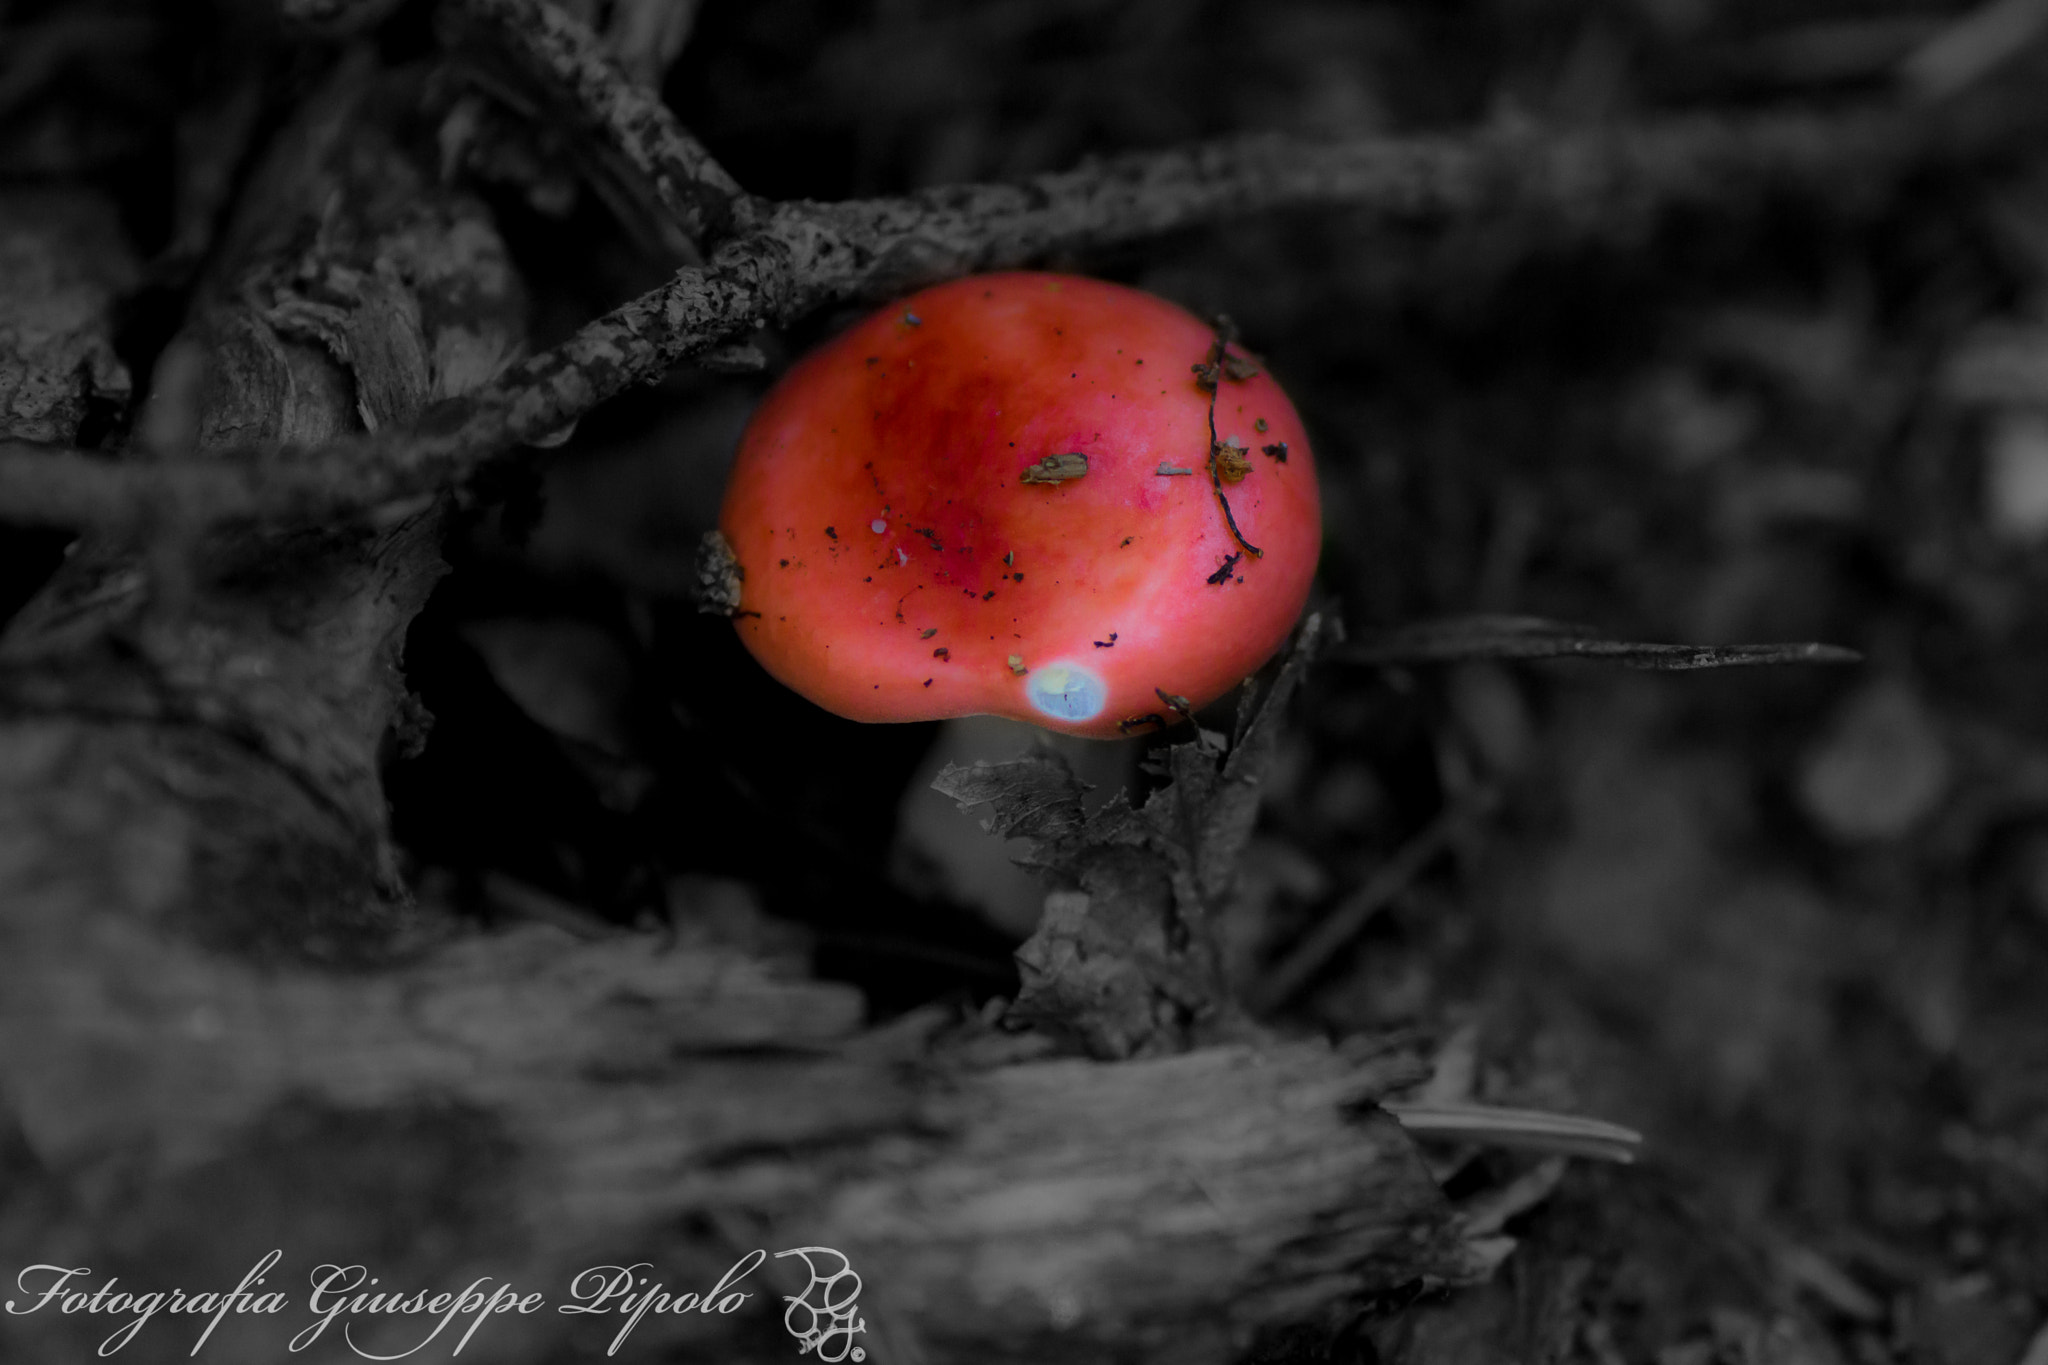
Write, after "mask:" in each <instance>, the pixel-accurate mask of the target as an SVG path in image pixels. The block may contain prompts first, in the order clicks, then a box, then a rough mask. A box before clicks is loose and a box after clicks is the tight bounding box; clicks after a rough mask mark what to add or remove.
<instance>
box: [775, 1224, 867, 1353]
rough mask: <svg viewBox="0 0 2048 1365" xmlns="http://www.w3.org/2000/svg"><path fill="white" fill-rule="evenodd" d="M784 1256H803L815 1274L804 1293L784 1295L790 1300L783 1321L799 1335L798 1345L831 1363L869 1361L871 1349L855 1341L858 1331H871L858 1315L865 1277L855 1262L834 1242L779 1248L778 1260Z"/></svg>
mask: <svg viewBox="0 0 2048 1365" xmlns="http://www.w3.org/2000/svg"><path fill="white" fill-rule="evenodd" d="M784 1256H801V1257H803V1258H804V1267H805V1268H806V1269H807V1270H809V1271H810V1273H811V1282H810V1283H809V1284H807V1285H805V1286H804V1292H803V1293H801V1294H784V1295H783V1296H782V1298H783V1302H785V1303H787V1304H788V1305H789V1307H788V1308H786V1309H784V1310H783V1313H782V1325H783V1327H785V1328H786V1329H788V1331H789V1334H790V1335H791V1336H793V1337H795V1338H796V1341H797V1350H798V1351H799V1352H800V1353H801V1354H804V1355H809V1354H810V1353H811V1352H813V1351H816V1352H817V1353H818V1359H819V1360H822V1361H826V1362H838V1361H842V1360H852V1361H862V1360H866V1359H867V1358H868V1353H867V1351H866V1350H864V1349H863V1348H861V1347H859V1346H856V1345H854V1344H853V1338H854V1334H855V1333H856V1332H865V1331H867V1330H868V1325H867V1322H866V1321H865V1320H864V1319H862V1318H860V1317H857V1316H855V1315H856V1314H857V1313H858V1312H859V1308H858V1305H857V1304H856V1302H855V1300H857V1299H859V1298H860V1276H858V1275H856V1274H854V1272H853V1264H852V1262H850V1261H848V1260H847V1259H846V1256H845V1254H844V1253H842V1252H837V1251H834V1250H833V1249H832V1248H831V1247H792V1248H791V1249H790V1250H788V1251H778V1252H776V1253H775V1258H776V1259H777V1260H781V1259H782V1258H783V1257H784ZM814 1258H815V1259H814ZM828 1272H829V1273H828ZM835 1352H836V1354H835Z"/></svg>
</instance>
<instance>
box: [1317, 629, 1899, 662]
mask: <svg viewBox="0 0 2048 1365" xmlns="http://www.w3.org/2000/svg"><path fill="white" fill-rule="evenodd" d="M1334 657H1336V658H1337V659H1340V660H1342V661H1343V662H1345V663H1354V664H1366V665H1370V666H1373V667H1381V668H1392V667H1400V666H1404V665H1409V664H1439V663H1461V662H1468V661H1471V660H1475V659H1500V660H1523V659H1566V658H1569V659H1596V660H1599V661H1601V662H1604V663H1613V664H1620V665H1621V666H1622V667H1623V668H1643V669H1654V670H1660V671H1665V672H1683V671H1686V670H1690V669H1700V668H1741V667H1754V666H1757V665H1761V664H1853V663H1858V662H1860V661H1861V660H1862V658H1863V656H1862V655H1861V654H1858V653H1857V652H1856V651H1855V650H1853V649H1844V648H1843V647H1842V646H1840V645H1826V644H1814V643H1799V644H1749V645H1672V644H1645V643H1642V642H1640V641H1633V640H1610V639H1607V638H1605V637H1603V636H1600V635H1598V634H1596V633H1594V632H1593V631H1590V630H1588V629H1586V628H1585V627H1582V626H1570V625H1564V624H1562V623H1560V622H1556V621H1544V620H1539V619H1537V618H1535V617H1529V616H1460V617H1452V618H1450V619H1449V620H1443V621H1425V622H1422V623H1420V624H1418V625H1413V626H1406V627H1403V628H1402V629H1400V630H1394V631H1389V632H1387V633H1386V634H1384V635H1381V636H1379V637H1378V638H1376V639H1371V640H1365V641H1361V642H1360V643H1358V644H1355V645H1352V646H1350V647H1348V648H1346V649H1344V650H1341V651H1339V652H1338V653H1337V654H1336V655H1335V656H1334Z"/></svg>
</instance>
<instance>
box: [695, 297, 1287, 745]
mask: <svg viewBox="0 0 2048 1365" xmlns="http://www.w3.org/2000/svg"><path fill="white" fill-rule="evenodd" d="M906 309H907V310H909V311H912V312H915V313H916V314H917V315H918V317H919V318H920V319H921V320H922V322H921V325H919V326H917V327H915V328H909V327H905V326H903V325H902V317H903V314H904V312H905V310H906ZM1214 342H1215V334H1214V332H1213V330H1212V329H1211V328H1210V327H1209V326H1208V325H1207V324H1205V323H1203V322H1202V321H1201V320H1199V319H1197V318H1196V317H1194V316H1193V315H1192V314H1190V313H1188V312H1186V311H1185V310H1183V309H1181V308H1179V307H1177V306H1175V305H1173V304H1171V303H1168V302H1166V301H1165V300H1162V299H1159V298H1155V297H1153V296H1151V295H1148V294H1144V293H1141V292H1139V291H1137V290H1132V289H1128V288H1124V287H1122V286H1119V285H1113V284H1107V283H1103V282H1101V281H1096V280H1088V279H1082V278H1077V277H1070V276H1057V275H1046V274H1034V273H1022V272H1019V273H1008V274H1000V275H984V276H975V277H969V278H967V279H964V280H958V281H954V282H952V283H950V284H945V285H940V286H937V287H935V288H932V289H929V290H926V291H924V292H922V293H920V294H917V295H915V296H913V297H912V298H910V299H907V300H904V301H902V302H901V303H898V304H893V305H891V306H890V307H888V308H885V309H882V310H880V311H879V312H877V313H876V314H874V315H872V316H871V317H869V318H868V319H867V320H865V321H864V322H862V323H860V324H858V325H857V326H855V327H854V328H853V329H852V330H851V331H849V332H847V333H845V334H843V335H842V336H840V337H839V338H837V339H836V340H834V341H832V342H830V343H828V344H827V345H825V346H824V347H822V348H820V349H819V350H818V351H816V352H814V353H813V354H811V355H810V356H808V357H806V358H805V359H804V360H803V361H802V362H800V363H799V364H798V365H797V366H796V367H795V368H794V369H792V370H791V371H790V372H789V374H787V375H786V376H785V377H784V378H783V379H782V381H781V382H780V383H778V384H777V385H776V387H775V388H774V390H773V391H771V392H770V394H769V395H768V397H767V398H766V399H765V400H764V401H763V403H762V405H761V407H760V409H759V410H758V411H757V412H756V414H755V416H754V419H753V421H752V422H751V423H750V424H749V426H748V429H747V432H746V435H745V437H744V438H743V439H742V441H741V446H740V451H739V455H738V457H737V459H736V461H735V464H734V468H733V472H732V476H731V479H730V481H729V483H728V486H727V490H726V499H725V505H724V509H723V512H722V514H721V517H720V529H721V530H722V531H723V532H724V534H725V536H726V538H727V539H728V540H729V541H730V542H731V543H732V546H733V549H734V553H735V555H736V556H737V557H738V560H739V562H740V564H741V565H742V566H743V567H744V566H747V565H750V564H755V563H775V562H778V561H779V560H781V559H783V558H789V559H790V560H791V561H792V564H791V567H790V568H789V569H787V570H778V571H777V572H775V573H773V574H766V573H758V574H757V573H749V574H748V575H747V578H746V580H745V595H744V599H743V602H742V606H743V608H744V609H745V610H746V611H747V612H751V613H758V615H742V616H740V617H739V618H738V619H737V625H738V629H739V630H740V632H741V634H742V638H743V639H744V640H745V642H746V644H747V645H748V647H749V648H750V649H751V650H752V651H753V653H754V654H755V656H756V657H757V658H758V659H760V661H761V663H762V664H763V665H764V666H765V667H766V668H767V669H768V671H769V672H770V673H771V674H773V675H774V676H775V677H776V678H778V679H780V680H781V681H782V682H784V683H785V684H787V685H788V686H790V687H792V688H794V689H795V690H797V691H798V692H801V693H803V694H804V695H805V696H807V697H809V698H811V699H812V700H813V701H815V702H817V703H818V704H820V705H822V706H824V707H826V708H827V709H829V710H832V711H835V712H837V713H839V714H841V715H845V716H849V717H852V718H854V719H857V720H870V721H897V720H924V719H934V718H939V717H945V716H956V715H971V714H978V713H993V714H998V715H1007V716H1011V717H1014V718H1016V719H1021V720H1028V721H1033V722H1035V723H1038V724H1041V725H1045V726H1047V727H1049V728H1052V729H1058V730H1065V731H1068V732H1071V733H1077V734H1091V735H1097V736H1101V737H1115V736H1116V735H1117V734H1118V729H1117V722H1118V721H1119V720H1120V719H1122V718H1123V717H1124V716H1125V715H1127V714H1132V713H1139V712H1145V711H1155V710H1157V709H1158V704H1157V697H1156V694H1155V689H1158V688H1164V689H1165V690H1166V691H1168V692H1171V693H1174V694H1177V695H1181V696H1186V697H1188V698H1190V699H1192V700H1193V702H1194V704H1195V705H1198V706H1199V705H1201V704H1203V703H1205V702H1207V701H1209V700H1211V699H1213V698H1214V697H1216V696H1218V695H1220V694H1221V693H1222V692H1224V691H1226V690H1227V689H1229V688H1230V687H1231V686H1233V685H1235V684H1236V683H1237V682H1238V681H1239V680H1240V679H1241V678H1243V677H1244V676H1245V675H1246V674H1247V673H1249V672H1250V671H1251V670H1252V669H1254V668H1256V667H1257V666H1258V665H1259V664H1260V663H1262V662H1263V661H1264V660H1265V659H1266V658H1267V657H1269V656H1270V655H1271V653H1272V652H1273V651H1274V650H1275V649H1276V648H1278V646H1279V644H1280V642H1281V641H1282V640H1283V639H1284V638H1285V637H1286V633H1287V631H1288V629H1289V627H1290V626H1292V624H1293V622H1294V620H1295V618H1296V616H1297V615H1298V614H1299V612H1300V609H1301V606H1302V603H1303V602H1304V600H1305V599H1306V597H1307V593H1308V589H1309V584H1310V580H1311V579H1312V578H1313V575H1314V571H1315V564H1316V558H1317V554H1318V552H1319V549H1320V541H1321V512H1320V507H1319V504H1318V499H1317V491H1316V482H1315V467H1314V462H1313V459H1312V458H1311V457H1310V455H1309V447H1308V441H1307V436H1306V433H1305V432H1304V431H1303V430H1302V426H1301V421H1300V418H1299V416H1298V415H1297V414H1296V413H1295V411H1294V409H1293V406H1292V405H1291V404H1290V403H1289V402H1288V401H1287V398H1286V396H1285V395H1284V394H1283V393H1282V392H1281V391H1280V388H1279V386H1278V385H1277V384H1276V383H1275V382H1274V381H1273V379H1272V378H1271V377H1270V375H1269V374H1268V373H1267V372H1266V371H1265V368H1264V366H1263V365H1261V366H1259V372H1258V373H1257V374H1254V375H1251V376H1250V377H1247V378H1245V379H1242V380H1238V379H1225V380H1224V381H1223V382H1222V383H1221V384H1220V386H1219V387H1218V388H1217V390H1216V392H1215V395H1214V399H1215V409H1216V410H1215V429H1216V432H1217V434H1218V439H1223V438H1224V437H1225V436H1226V435H1227V434H1228V433H1231V432H1240V433H1249V432H1252V431H1254V430H1255V429H1256V424H1257V423H1258V422H1260V421H1262V420H1263V421H1264V423H1265V424H1266V429H1267V430H1268V431H1270V432H1271V433H1273V435H1275V436H1276V437H1278V438H1280V439H1283V440H1285V441H1286V442H1287V443H1288V449H1289V454H1290V459H1289V460H1288V461H1287V463H1286V464H1284V465H1283V464H1280V463H1277V462H1274V461H1266V460H1261V461H1259V462H1258V463H1257V464H1256V465H1255V466H1254V467H1253V468H1252V469H1251V471H1250V472H1249V474H1248V475H1247V476H1246V477H1245V478H1244V479H1243V480H1242V481H1240V482H1238V483H1235V484H1233V485H1231V486H1230V489H1229V498H1230V509H1231V514H1232V516H1233V517H1234V518H1235V520H1236V522H1237V524H1238V527H1239V529H1240V530H1241V531H1242V533H1243V534H1244V535H1245V536H1246V537H1249V538H1250V539H1251V540H1252V541H1253V542H1254V543H1257V544H1259V545H1261V547H1262V548H1264V549H1265V550H1266V554H1265V555H1264V557H1263V558H1261V559H1258V560H1248V561H1246V562H1245V563H1244V564H1242V565H1241V566H1240V567H1239V568H1238V569H1237V570H1236V571H1235V572H1234V573H1233V575H1232V576H1231V578H1230V579H1229V580H1227V581H1225V582H1223V583H1220V584H1216V583H1211V582H1209V581H1208V580H1209V578H1210V577H1211V575H1213V574H1214V572H1215V567H1216V565H1217V564H1218V563H1219V562H1220V561H1221V560H1222V559H1223V557H1224V556H1225V555H1227V554H1230V553H1231V552H1233V551H1234V550H1236V549H1237V548H1238V544H1237V539H1236V538H1235V537H1233V535H1232V534H1231V530H1230V528H1229V526H1228V525H1227V524H1226V522H1225V518H1224V516H1223V515H1222V512H1221V509H1220V508H1219V506H1218V503H1217V498H1216V494H1215V492H1214V491H1213V490H1212V488H1211V487H1210V481H1209V480H1208V479H1206V478H1203V479H1186V478H1170V477H1162V476H1160V475H1159V474H1158V472H1157V471H1158V469H1159V467H1160V466H1161V465H1162V464H1171V465H1177V466H1189V465H1192V466H1194V467H1196V468H1203V467H1206V465H1207V463H1208V460H1209V445H1210V434H1209V433H1210V413H1209V404H1210V399H1211V395H1210V394H1209V393H1208V392H1207V391H1205V390H1204V389H1203V388H1202V387H1201V386H1199V385H1198V384H1197V383H1196V382H1195V379H1194V376H1193V375H1192V374H1191V373H1190V366H1191V365H1193V364H1195V363H1197V362H1200V361H1202V360H1203V359H1205V358H1206V357H1207V355H1208V354H1209V352H1210V350H1211V348H1212V346H1213V345H1214ZM1233 353H1235V349H1234V350H1233ZM1141 362H1142V363H1141ZM1068 453H1079V454H1082V455H1085V456H1086V457H1087V471H1088V472H1087V474H1086V476H1085V477H1080V478H1073V479H1067V480H1061V481H1057V482H1051V483H1027V482H1025V481H1023V480H1022V479H1021V478H1020V473H1021V471H1023V470H1024V469H1025V468H1026V467H1028V466H1030V465H1032V464H1033V463H1034V462H1037V461H1039V460H1042V459H1044V458H1046V457H1047V456H1058V455H1064V454H1068ZM849 521H851V522H852V523H853V524H855V525H864V526H871V525H873V524H874V523H877V522H880V523H884V524H885V527H886V529H885V530H884V531H882V532H879V533H875V534H871V535H867V536H862V537H859V538H858V539H857V540H851V541H849V540H838V539H834V538H830V537H828V536H827V535H826V534H825V529H824V528H825V527H827V526H830V525H844V524H845V523H847V522H849ZM1013 565H1014V568H1013V567H1012V566H1013ZM1027 569H1028V571H1029V572H1028V574H1026V575H1025V577H1023V578H1021V579H1020V578H1019V577H1018V573H1019V572H1020V571H1023V570H1027ZM1112 631H1114V632H1116V638H1117V648H1116V650H1115V651H1114V655H1113V656H1111V655H1109V654H1107V653H1105V652H1100V651H1097V650H1095V649H1094V647H1093V642H1094V641H1095V640H1101V639H1107V638H1109V635H1110V632H1112ZM931 632H936V634H935V635H934V634H932V633H931ZM934 645H941V646H943V647H945V648H946V649H947V650H948V656H947V660H946V664H945V666H944V667H943V668H942V669H941V670H940V672H939V674H938V676H937V677H936V678H933V679H932V681H931V684H930V685H929V686H927V685H926V679H927V678H932V672H931V669H930V664H931V660H932V649H933V646H934ZM1013 655H1016V656H1021V657H1023V658H1025V659H1027V660H1029V661H1031V663H1032V666H1033V667H1034V668H1039V667H1040V665H1039V662H1038V661H1040V660H1043V661H1045V666H1046V667H1054V666H1057V667H1061V668H1072V669H1076V670H1081V671H1080V672H1077V673H1072V674H1060V675H1058V676H1062V677H1072V678H1075V679H1080V678H1082V677H1083V675H1084V674H1085V678H1086V680H1087V685H1085V686H1083V685H1077V686H1075V687H1073V688H1070V689H1068V690H1065V691H1062V692H1060V693H1058V694H1056V695H1054V694H1050V693H1046V694H1045V695H1039V694H1036V693H1034V692H1033V691H1032V690H1031V685H1030V682H1029V678H1028V676H1020V675H1018V674H1016V673H1015V672H1014V671H1013V670H1012V669H1011V668H1010V667H1009V664H1008V660H1009V659H1010V657H1011V656H1013ZM1090 656H1093V657H1090ZM1044 691H1045V689H1044V687H1043V685H1042V683H1041V685H1040V692H1041V693H1044ZM1084 712H1085V714H1083V713H1084Z"/></svg>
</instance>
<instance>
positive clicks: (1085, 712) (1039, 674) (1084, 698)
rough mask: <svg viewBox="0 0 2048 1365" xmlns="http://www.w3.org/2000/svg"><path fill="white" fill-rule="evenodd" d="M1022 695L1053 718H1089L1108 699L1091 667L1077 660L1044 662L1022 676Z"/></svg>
mask: <svg viewBox="0 0 2048 1365" xmlns="http://www.w3.org/2000/svg"><path fill="white" fill-rule="evenodd" d="M1024 695H1025V696H1027V697H1029V698H1031V704H1032V705H1033V706H1035V707H1037V708H1038V709H1039V710H1040V711H1043V712H1044V713H1045V714H1046V715H1048V716H1051V717H1052V718H1053V719H1055V720H1093V719H1094V718H1095V717H1096V716H1097V715H1099V714H1100V713H1101V711H1102V707H1103V703H1104V702H1106V701H1107V700H1108V699H1109V689H1108V688H1107V687H1105V686H1103V683H1102V678H1101V677H1100V676H1099V675H1098V674H1097V673H1096V672H1095V670H1094V669H1092V668H1083V667H1082V666H1081V665H1079V664H1074V663H1067V662H1066V661H1065V660H1061V661H1060V662H1058V663H1050V664H1044V665H1041V666H1039V667H1037V668H1034V669H1032V670H1031V672H1030V673H1029V674H1028V675H1027V676H1026V677H1025V679H1024Z"/></svg>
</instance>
